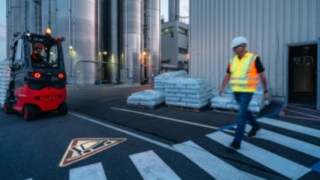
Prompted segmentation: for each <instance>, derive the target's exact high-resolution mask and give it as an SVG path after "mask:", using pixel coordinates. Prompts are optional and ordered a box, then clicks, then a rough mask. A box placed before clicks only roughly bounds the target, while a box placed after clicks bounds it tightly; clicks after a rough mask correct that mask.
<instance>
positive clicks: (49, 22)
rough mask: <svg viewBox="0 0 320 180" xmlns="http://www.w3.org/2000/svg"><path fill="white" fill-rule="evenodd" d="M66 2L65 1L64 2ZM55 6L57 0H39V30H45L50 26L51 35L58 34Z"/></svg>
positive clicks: (56, 6)
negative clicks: (40, 26) (40, 27)
mask: <svg viewBox="0 0 320 180" xmlns="http://www.w3.org/2000/svg"><path fill="white" fill-rule="evenodd" d="M65 4H67V2H65ZM57 8H58V2H57V0H41V11H42V14H41V17H42V18H41V20H42V21H41V23H42V30H41V32H45V29H46V28H47V27H50V28H51V32H52V36H59V31H58V28H57V27H58V22H57V18H58V16H57V12H59V11H57Z"/></svg>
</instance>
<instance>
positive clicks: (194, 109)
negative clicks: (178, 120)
mask: <svg viewBox="0 0 320 180" xmlns="http://www.w3.org/2000/svg"><path fill="white" fill-rule="evenodd" d="M205 107H206V106H205ZM205 107H203V108H189V107H181V106H171V105H169V106H168V108H170V109H175V110H182V111H191V112H201V111H203V110H204V109H205Z"/></svg>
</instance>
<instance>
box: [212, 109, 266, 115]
mask: <svg viewBox="0 0 320 180" xmlns="http://www.w3.org/2000/svg"><path fill="white" fill-rule="evenodd" d="M212 109H213V112H221V113H230V114H237V113H238V111H237V110H234V109H223V108H212ZM259 114H260V113H255V112H254V113H252V115H254V116H258V115H259Z"/></svg>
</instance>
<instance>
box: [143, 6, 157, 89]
mask: <svg viewBox="0 0 320 180" xmlns="http://www.w3.org/2000/svg"><path fill="white" fill-rule="evenodd" d="M144 3H145V4H144V14H145V18H144V21H145V22H144V28H145V29H144V32H145V34H144V36H145V37H144V41H146V42H145V43H144V45H145V47H144V50H145V51H146V53H145V56H147V57H143V58H144V66H145V67H146V68H145V70H146V71H147V72H146V73H144V74H145V75H146V76H147V77H145V78H147V80H148V82H149V83H152V82H153V78H154V76H156V75H158V74H159V73H160V47H161V46H160V0H145V1H144Z"/></svg>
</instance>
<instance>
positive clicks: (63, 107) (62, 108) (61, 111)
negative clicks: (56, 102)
mask: <svg viewBox="0 0 320 180" xmlns="http://www.w3.org/2000/svg"><path fill="white" fill-rule="evenodd" d="M58 113H59V114H60V115H67V114H68V104H67V103H66V102H63V103H61V104H60V106H59V108H58Z"/></svg>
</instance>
